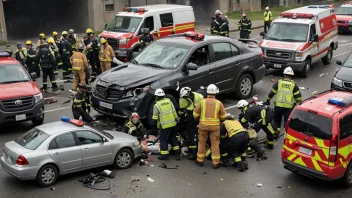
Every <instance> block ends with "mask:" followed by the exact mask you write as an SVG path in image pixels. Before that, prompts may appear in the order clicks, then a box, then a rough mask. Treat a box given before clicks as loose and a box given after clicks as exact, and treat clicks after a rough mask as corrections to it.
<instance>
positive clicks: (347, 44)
mask: <svg viewBox="0 0 352 198" xmlns="http://www.w3.org/2000/svg"><path fill="white" fill-rule="evenodd" d="M351 44H352V43H346V44H342V45H339V47H343V46H347V45H351Z"/></svg>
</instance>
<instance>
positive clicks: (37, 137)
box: [15, 128, 49, 150]
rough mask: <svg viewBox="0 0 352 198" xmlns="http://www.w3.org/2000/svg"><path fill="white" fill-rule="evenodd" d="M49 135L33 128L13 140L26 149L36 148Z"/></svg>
mask: <svg viewBox="0 0 352 198" xmlns="http://www.w3.org/2000/svg"><path fill="white" fill-rule="evenodd" d="M48 137H49V135H48V134H47V133H44V132H43V131H41V130H39V129H37V128H33V129H31V130H30V131H28V132H27V133H25V134H23V135H22V136H20V137H19V138H17V139H16V140H15V142H16V143H17V144H19V145H21V146H23V147H25V148H27V149H30V150H35V149H37V148H38V147H39V146H40V145H41V144H42V143H43V142H44V141H45V140H46V139H47V138H48Z"/></svg>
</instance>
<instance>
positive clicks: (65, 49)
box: [61, 39, 72, 57]
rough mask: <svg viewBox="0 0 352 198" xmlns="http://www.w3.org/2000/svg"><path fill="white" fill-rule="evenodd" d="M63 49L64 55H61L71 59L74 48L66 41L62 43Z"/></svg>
mask: <svg viewBox="0 0 352 198" xmlns="http://www.w3.org/2000/svg"><path fill="white" fill-rule="evenodd" d="M61 48H62V50H61V52H62V54H61V55H62V56H63V57H67V56H68V57H69V56H70V55H71V52H72V48H71V45H70V43H69V42H68V41H67V40H66V39H64V40H63V41H62V42H61Z"/></svg>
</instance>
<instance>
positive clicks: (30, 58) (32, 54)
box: [26, 41, 40, 77]
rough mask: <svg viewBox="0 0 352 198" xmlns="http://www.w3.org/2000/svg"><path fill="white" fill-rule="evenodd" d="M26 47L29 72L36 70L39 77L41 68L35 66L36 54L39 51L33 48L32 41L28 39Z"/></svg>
mask: <svg viewBox="0 0 352 198" xmlns="http://www.w3.org/2000/svg"><path fill="white" fill-rule="evenodd" d="M26 48H27V57H26V65H27V67H28V72H29V73H30V74H31V73H33V72H35V73H36V74H37V76H38V77H39V76H40V71H39V68H38V69H37V68H36V67H35V66H34V61H35V56H36V54H37V52H36V51H35V50H34V49H33V44H32V41H26Z"/></svg>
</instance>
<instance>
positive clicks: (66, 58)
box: [61, 31, 72, 79]
mask: <svg viewBox="0 0 352 198" xmlns="http://www.w3.org/2000/svg"><path fill="white" fill-rule="evenodd" d="M67 37H68V32H67V31H63V32H62V41H61V58H62V62H63V65H62V75H63V78H65V79H68V78H70V76H69V75H70V72H71V71H72V66H71V63H70V57H71V52H72V49H71V45H70V43H69V42H68V41H67Z"/></svg>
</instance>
